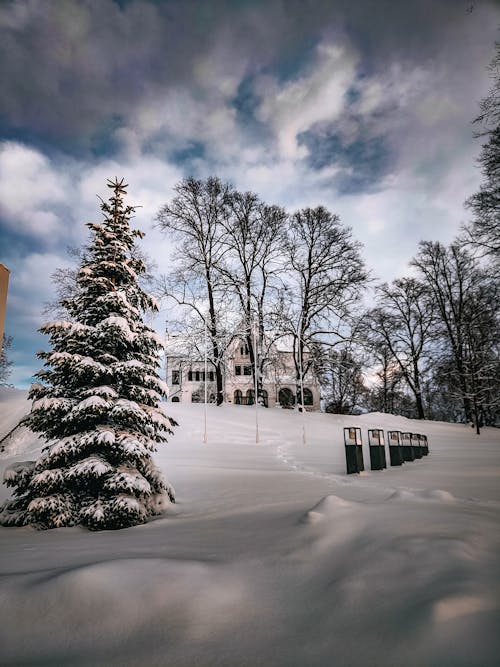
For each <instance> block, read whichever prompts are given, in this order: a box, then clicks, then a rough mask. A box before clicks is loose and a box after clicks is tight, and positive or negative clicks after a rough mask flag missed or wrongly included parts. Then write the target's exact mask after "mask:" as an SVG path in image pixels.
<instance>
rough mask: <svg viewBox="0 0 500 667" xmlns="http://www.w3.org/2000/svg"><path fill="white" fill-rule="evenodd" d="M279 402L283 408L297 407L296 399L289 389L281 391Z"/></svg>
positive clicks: (284, 388)
mask: <svg viewBox="0 0 500 667" xmlns="http://www.w3.org/2000/svg"><path fill="white" fill-rule="evenodd" d="M278 401H279V402H280V405H281V407H282V408H292V407H293V406H294V405H295V397H294V395H293V392H292V390H291V389H289V388H288V387H283V388H282V389H280V390H279V394H278Z"/></svg>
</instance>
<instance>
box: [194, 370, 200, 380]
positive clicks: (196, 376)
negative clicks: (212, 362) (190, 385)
mask: <svg viewBox="0 0 500 667" xmlns="http://www.w3.org/2000/svg"><path fill="white" fill-rule="evenodd" d="M194 377H195V380H196V382H199V381H200V371H195V374H194Z"/></svg>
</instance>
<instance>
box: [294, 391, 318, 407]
mask: <svg viewBox="0 0 500 667" xmlns="http://www.w3.org/2000/svg"><path fill="white" fill-rule="evenodd" d="M301 401H302V397H301V394H300V388H299V390H298V391H297V402H298V403H301ZM313 402H314V397H313V393H312V391H311V390H310V389H309V388H308V387H304V405H312V404H313Z"/></svg>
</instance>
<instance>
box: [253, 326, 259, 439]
mask: <svg viewBox="0 0 500 667" xmlns="http://www.w3.org/2000/svg"><path fill="white" fill-rule="evenodd" d="M257 360H258V356H257V332H256V330H255V329H254V331H253V362H254V371H255V372H254V376H255V382H254V384H255V442H256V444H258V442H259V405H258V393H257V392H258V382H257V373H258V372H259V371H258V364H257Z"/></svg>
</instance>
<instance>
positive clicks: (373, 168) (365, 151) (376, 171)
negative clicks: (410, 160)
mask: <svg viewBox="0 0 500 667" xmlns="http://www.w3.org/2000/svg"><path fill="white" fill-rule="evenodd" d="M299 142H300V143H301V144H303V145H305V146H307V148H308V151H309V157H308V162H309V164H310V165H311V166H312V168H313V169H323V168H324V167H326V166H328V165H334V166H336V167H338V172H337V173H336V174H335V176H333V178H332V184H333V185H334V187H335V190H336V191H337V192H338V193H339V195H352V194H356V193H358V192H370V191H372V190H374V189H376V188H377V186H378V185H379V184H380V183H381V182H383V179H384V177H385V176H386V175H387V174H388V173H389V171H390V169H391V166H392V167H393V166H394V159H393V158H391V153H390V148H389V145H388V143H387V141H386V140H385V138H384V137H382V136H375V137H369V136H366V134H365V133H364V132H363V131H362V130H361V131H359V132H358V133H357V136H356V138H355V139H354V140H349V141H346V139H345V138H344V137H343V136H342V135H341V134H338V133H335V131H334V130H331V131H328V130H327V131H322V132H317V133H316V132H305V133H304V134H302V135H301V136H300V137H299Z"/></svg>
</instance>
